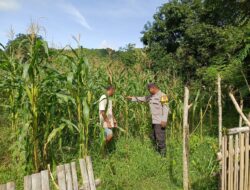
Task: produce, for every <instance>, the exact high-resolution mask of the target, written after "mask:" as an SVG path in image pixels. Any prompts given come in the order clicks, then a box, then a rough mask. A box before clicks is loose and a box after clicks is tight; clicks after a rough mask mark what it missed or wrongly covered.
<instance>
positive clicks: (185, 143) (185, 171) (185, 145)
mask: <svg viewBox="0 0 250 190" xmlns="http://www.w3.org/2000/svg"><path fill="white" fill-rule="evenodd" d="M188 99H189V90H188V88H187V87H185V94H184V109H183V190H188V189H189V165H188V162H189V125H188V110H189V107H190V106H189V104H188Z"/></svg>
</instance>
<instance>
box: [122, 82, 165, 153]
mask: <svg viewBox="0 0 250 190" xmlns="http://www.w3.org/2000/svg"><path fill="white" fill-rule="evenodd" d="M147 87H148V91H149V92H150V95H149V96H143V97H135V96H128V97H127V98H128V99H129V100H131V101H132V102H147V103H149V106H150V112H151V115H152V128H153V133H152V138H153V141H154V142H156V147H157V150H158V151H159V153H160V154H161V155H163V156H164V155H166V132H165V128H166V125H167V120H168V112H169V107H168V104H167V102H168V98H167V96H166V94H164V93H163V92H161V91H160V89H159V88H158V86H157V85H156V84H154V83H149V84H148V85H147Z"/></svg>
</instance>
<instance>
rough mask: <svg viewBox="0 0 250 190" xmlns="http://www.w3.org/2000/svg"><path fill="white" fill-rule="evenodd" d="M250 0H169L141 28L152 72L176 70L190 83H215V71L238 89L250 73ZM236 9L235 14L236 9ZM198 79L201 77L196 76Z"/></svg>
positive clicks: (208, 84)
mask: <svg viewBox="0 0 250 190" xmlns="http://www.w3.org/2000/svg"><path fill="white" fill-rule="evenodd" d="M249 6H250V3H249V2H248V1H233V0H232V1H231V0H230V1H222V0H221V1H220V0H219V1H213V0H206V1H200V0H197V1H170V2H169V3H166V4H164V5H162V6H161V7H160V8H159V10H158V11H157V13H156V14H155V15H154V21H153V22H152V23H148V24H147V25H146V26H145V29H144V31H143V37H142V42H143V43H144V44H145V45H146V47H147V51H148V53H149V56H150V57H151V59H152V61H153V64H152V67H151V69H152V70H154V71H163V70H164V71H166V72H170V73H175V74H177V75H178V76H179V77H181V78H182V80H183V81H184V82H187V83H188V84H190V85H193V84H194V83H199V84H202V85H206V86H213V84H214V83H211V81H213V82H214V81H215V79H216V77H217V74H218V73H220V74H221V76H222V77H223V79H224V82H225V83H227V84H230V85H231V86H233V87H235V88H240V87H242V86H243V85H244V86H245V81H244V80H243V77H242V72H243V73H244V74H245V75H247V74H248V73H249V68H248V67H249V59H248V57H249V40H247V39H249V32H248V31H249V26H250V22H249V11H248V10H247V9H246V8H247V7H249ZM232 12H234V14H232ZM197 79H199V82H198V81H197Z"/></svg>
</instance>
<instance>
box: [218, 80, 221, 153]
mask: <svg viewBox="0 0 250 190" xmlns="http://www.w3.org/2000/svg"><path fill="white" fill-rule="evenodd" d="M217 84H218V109H219V110H218V111H219V114H218V121H219V123H218V125H219V148H220V150H221V146H222V103H221V78H220V75H218V83H217Z"/></svg>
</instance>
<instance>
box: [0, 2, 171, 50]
mask: <svg viewBox="0 0 250 190" xmlns="http://www.w3.org/2000/svg"><path fill="white" fill-rule="evenodd" d="M164 2H166V0H165V1H164V0H0V43H3V44H6V42H7V41H8V37H7V36H8V35H7V34H8V33H9V31H10V28H11V27H12V28H13V29H14V31H15V33H16V34H17V33H26V32H27V28H28V26H29V24H30V23H31V21H34V22H38V23H39V24H40V25H41V26H43V27H44V28H45V29H46V32H41V34H42V36H43V37H44V38H45V39H46V40H48V42H49V44H50V46H51V45H52V44H54V45H53V46H56V47H59V48H60V47H64V46H65V45H68V44H69V45H72V46H74V45H75V43H74V40H73V39H72V35H78V34H80V35H81V44H82V45H83V46H84V47H87V48H106V47H110V48H114V49H118V48H119V47H124V46H125V45H126V44H128V43H135V44H136V45H137V47H142V43H141V42H140V37H141V33H140V32H141V31H142V30H143V27H144V24H146V22H147V21H152V16H153V14H154V13H155V12H156V10H157V8H158V7H159V6H161V5H162V4H163V3H164Z"/></svg>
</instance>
